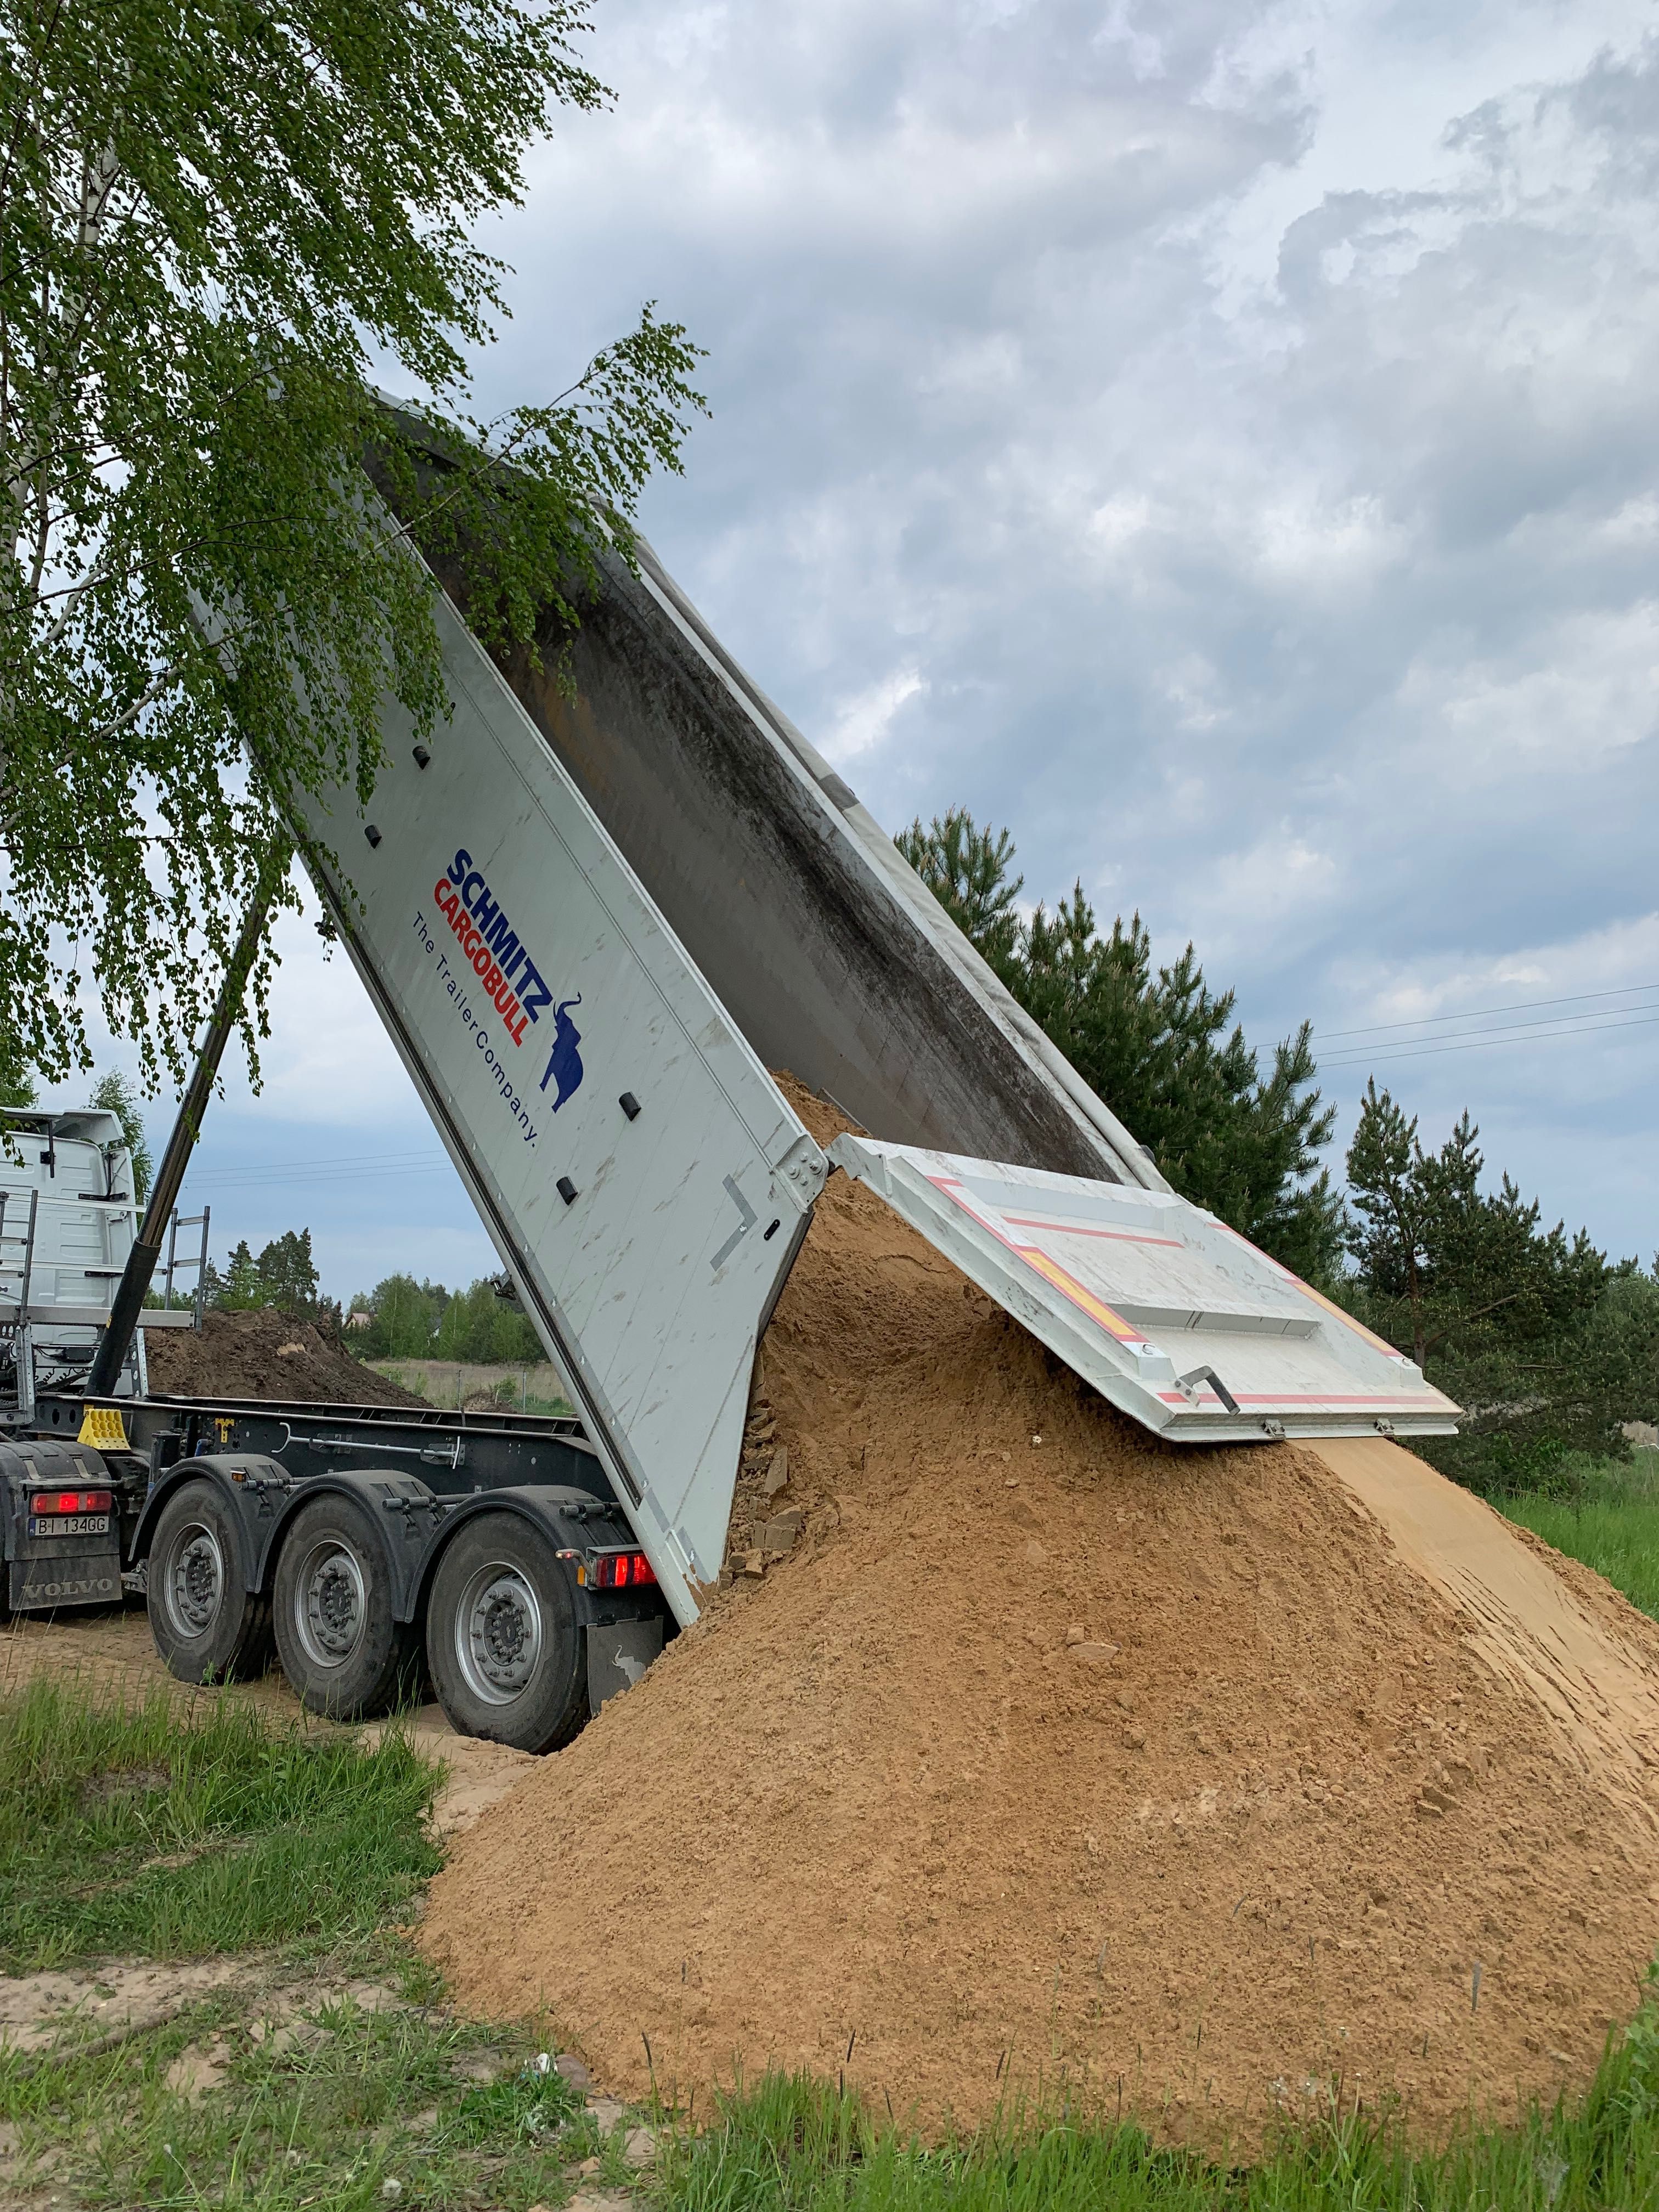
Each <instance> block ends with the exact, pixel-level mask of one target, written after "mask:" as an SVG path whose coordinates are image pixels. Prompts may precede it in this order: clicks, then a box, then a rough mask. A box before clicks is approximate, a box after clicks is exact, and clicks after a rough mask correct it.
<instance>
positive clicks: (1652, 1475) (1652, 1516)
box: [1492, 1451, 1659, 1620]
mask: <svg viewBox="0 0 1659 2212" xmlns="http://www.w3.org/2000/svg"><path fill="white" fill-rule="evenodd" d="M1568 1473H1569V1477H1570V1485H1571V1486H1570V1488H1569V1489H1568V1491H1567V1492H1566V1494H1565V1495H1562V1496H1549V1497H1544V1496H1540V1495H1536V1494H1534V1493H1530V1492H1522V1493H1520V1494H1519V1495H1517V1496H1515V1497H1511V1498H1494V1499H1493V1501H1492V1503H1493V1504H1495V1505H1497V1506H1498V1508H1499V1510H1501V1511H1502V1512H1504V1513H1505V1514H1507V1515H1508V1516H1509V1518H1510V1520H1511V1521H1516V1522H1520V1524H1521V1525H1522V1528H1530V1529H1532V1530H1533V1532H1534V1534H1537V1535H1540V1536H1541V1537H1542V1538H1543V1539H1544V1541H1545V1542H1546V1543H1547V1544H1553V1545H1554V1547H1555V1548H1556V1550H1557V1551H1558V1552H1565V1553H1566V1554H1567V1555H1568V1557H1569V1558H1570V1559H1582V1560H1583V1562H1584V1564H1585V1565H1586V1566H1589V1567H1594V1568H1595V1571H1596V1573H1597V1574H1598V1575H1605V1576H1606V1577H1607V1580H1608V1581H1609V1582H1610V1583H1612V1584H1613V1588H1614V1589H1619V1590H1622V1591H1623V1592H1624V1594H1625V1595H1626V1597H1627V1598H1628V1599H1629V1600H1630V1601H1631V1603H1632V1605H1637V1606H1639V1607H1641V1608H1642V1611H1643V1612H1644V1613H1651V1614H1652V1615H1653V1617H1654V1618H1655V1619H1656V1620H1659V1451H1638V1452H1633V1453H1632V1455H1631V1457H1630V1458H1629V1459H1628V1460H1625V1461H1620V1460H1584V1461H1580V1462H1575V1463H1574V1464H1573V1465H1572V1467H1571V1468H1570V1469H1569V1470H1568Z"/></svg>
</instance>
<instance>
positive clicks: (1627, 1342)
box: [1343, 1079, 1659, 1485]
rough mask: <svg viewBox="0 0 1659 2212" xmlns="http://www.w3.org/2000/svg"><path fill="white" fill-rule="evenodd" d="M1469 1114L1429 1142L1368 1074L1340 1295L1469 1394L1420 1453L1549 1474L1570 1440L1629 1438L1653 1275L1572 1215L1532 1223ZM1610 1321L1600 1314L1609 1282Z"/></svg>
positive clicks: (1648, 1391) (1468, 1476) (1646, 1388)
mask: <svg viewBox="0 0 1659 2212" xmlns="http://www.w3.org/2000/svg"><path fill="white" fill-rule="evenodd" d="M1347 1170H1348V1196H1349V1205H1350V1206H1351V1209H1352V1212H1351V1214H1350V1218H1349V1224H1348V1228H1347V1232H1346V1241H1347V1248H1348V1250H1349V1253H1350V1254H1351V1255H1352V1259H1353V1261H1354V1265H1355V1273H1354V1276H1353V1277H1352V1280H1351V1282H1350V1284H1349V1285H1347V1286H1346V1290H1345V1291H1344V1293H1343V1295H1344V1299H1345V1303H1346V1304H1350V1305H1352V1307H1353V1309H1354V1310H1355V1311H1356V1312H1357V1313H1358V1316H1359V1317H1360V1318H1361V1319H1363V1320H1364V1322H1366V1324H1367V1326H1368V1327H1370V1328H1374V1329H1375V1330H1376V1332H1377V1334H1379V1335H1382V1336H1385V1337H1387V1338H1388V1339H1389V1341H1390V1342H1391V1343H1394V1344H1396V1345H1398V1346H1400V1348H1401V1350H1402V1351H1409V1352H1410V1353H1411V1355H1412V1357H1413V1359H1414V1360H1415V1361H1416V1363H1417V1364H1418V1365H1419V1367H1420V1368H1422V1369H1423V1370H1424V1372H1425V1375H1427V1376H1428V1377H1429V1379H1430V1380H1431V1382H1433V1383H1436V1384H1437V1386H1438V1387H1439V1388H1440V1389H1443V1390H1444V1391H1445V1392H1446V1394H1447V1395H1448V1396H1449V1397H1451V1398H1453V1399H1455V1401H1457V1403H1458V1404H1459V1405H1461V1406H1462V1407H1463V1408H1464V1419H1463V1421H1462V1425H1461V1432H1460V1434H1459V1435H1458V1436H1457V1437H1448V1438H1427V1439H1425V1440H1424V1443H1423V1444H1422V1446H1421V1449H1422V1450H1423V1451H1424V1453H1425V1456H1426V1457H1428V1458H1431V1459H1432V1460H1433V1461H1434V1462H1435V1464H1436V1465H1437V1466H1439V1467H1443V1468H1445V1470H1446V1471H1447V1472H1448V1473H1449V1474H1458V1475H1460V1476H1461V1477H1462V1478H1463V1479H1464V1480H1470V1481H1473V1482H1474V1483H1476V1484H1477V1485H1486V1484H1492V1483H1497V1484H1508V1483H1513V1482H1517V1481H1522V1482H1537V1481H1540V1480H1553V1470H1555V1469H1557V1468H1559V1466H1560V1464H1561V1462H1562V1460H1563V1456H1564V1455H1565V1454H1566V1453H1567V1452H1569V1451H1571V1450H1579V1451H1587V1452H1596V1453H1605V1452H1612V1453H1613V1454H1620V1453H1622V1452H1623V1450H1624V1449H1625V1444H1624V1438H1623V1433H1622V1427H1623V1424H1624V1422H1625V1421H1626V1420H1631V1419H1644V1418H1646V1416H1645V1414H1644V1413H1643V1411H1642V1408H1643V1407H1644V1406H1647V1405H1650V1404H1652V1403H1653V1402H1654V1401H1655V1399H1656V1398H1659V1372H1656V1365H1659V1363H1656V1354H1655V1347H1656V1346H1659V1286H1656V1287H1655V1289H1654V1291H1653V1294H1652V1295H1650V1279H1649V1278H1645V1277H1644V1276H1642V1275H1641V1274H1640V1273H1639V1271H1638V1269H1637V1268H1636V1267H1635V1263H1634V1262H1633V1261H1629V1262H1626V1263H1625V1264H1624V1265H1623V1266H1622V1267H1617V1268H1610V1267H1608V1265H1607V1256H1606V1255H1605V1254H1604V1253H1602V1252H1600V1251H1598V1250H1597V1249H1596V1248H1595V1245H1594V1244H1593V1243H1591V1241H1590V1238H1589V1232H1588V1231H1585V1230H1583V1229H1581V1230H1580V1231H1578V1233H1577V1236H1576V1237H1571V1238H1569V1237H1567V1235H1566V1233H1565V1225H1563V1224H1562V1223H1560V1222H1557V1224H1556V1225H1555V1226H1554V1228H1553V1229H1550V1230H1546V1229H1544V1228H1543V1227H1542V1226H1541V1207H1540V1205H1539V1202H1538V1200H1536V1199H1533V1200H1528V1199H1525V1198H1523V1197H1522V1194H1521V1192H1520V1191H1519V1189H1518V1188H1516V1185H1515V1183H1514V1182H1512V1181H1511V1179H1510V1177H1509V1176H1507V1175H1506V1176H1502V1177H1501V1178H1500V1181H1499V1184H1498V1189H1497V1191H1496V1192H1495V1193H1487V1192H1485V1191H1483V1190H1482V1188H1481V1182H1482V1179H1483V1177H1484V1176H1485V1174H1486V1159H1485V1157H1484V1155H1483V1154H1482V1152H1481V1150H1480V1131H1479V1129H1478V1128H1477V1127H1475V1125H1474V1121H1472V1120H1471V1119H1470V1117H1469V1115H1468V1113H1467V1112H1466V1113H1464V1114H1463V1115H1462V1116H1461V1117H1460V1119H1459V1120H1458V1121H1457V1122H1456V1123H1455V1126H1454V1127H1453V1128H1452V1130H1451V1133H1450V1134H1449V1136H1448V1137H1447V1139H1446V1140H1445V1142H1444V1144H1443V1145H1442V1146H1441V1147H1440V1149H1439V1150H1438V1151H1437V1152H1429V1151H1426V1150H1425V1147H1424V1146H1423V1143H1422V1141H1421V1139H1420V1137H1419V1133H1418V1125H1417V1122H1416V1121H1415V1120H1413V1119H1408V1118H1407V1115H1406V1113H1405V1111H1404V1109H1403V1108H1401V1106H1399V1105H1398V1104H1396V1103H1395V1100H1394V1099H1393V1097H1391V1096H1390V1095H1389V1092H1388V1091H1378V1089H1377V1087H1376V1082H1375V1080H1374V1079H1373V1080H1372V1081H1371V1082H1370V1084H1368V1085H1367V1086H1366V1091H1365V1097H1364V1101H1363V1102H1362V1104H1361V1107H1360V1113H1359V1121H1358V1127H1356V1129H1355V1131H1354V1136H1353V1141H1352V1144H1351V1145H1350V1146H1349V1148H1348V1160H1347ZM1615 1282H1617V1283H1619V1284H1620V1285H1621V1288H1620V1292H1619V1296H1618V1297H1617V1298H1616V1299H1615V1300H1614V1301H1613V1315H1614V1319H1615V1324H1616V1325H1614V1326H1613V1327H1612V1328H1604V1327H1603V1326H1602V1313H1603V1308H1604V1305H1605V1304H1606V1302H1607V1298H1608V1293H1609V1290H1610V1288H1611V1286H1612V1285H1613V1284H1614V1283H1615Z"/></svg>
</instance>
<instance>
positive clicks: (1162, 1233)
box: [829, 1133, 1459, 1443]
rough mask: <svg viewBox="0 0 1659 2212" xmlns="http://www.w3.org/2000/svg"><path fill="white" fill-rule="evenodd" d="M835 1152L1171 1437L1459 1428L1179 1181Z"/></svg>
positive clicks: (1401, 1363)
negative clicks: (1162, 1186) (1122, 1179)
mask: <svg viewBox="0 0 1659 2212" xmlns="http://www.w3.org/2000/svg"><path fill="white" fill-rule="evenodd" d="M829 1157H830V1158H831V1159H832V1160H833V1161H834V1162H835V1163H836V1165H837V1166H838V1167H841V1168H843V1169H844V1170H846V1172H847V1173H848V1175H850V1176H856V1177H857V1179H858V1180H859V1181H860V1182H865V1183H867V1184H869V1186H870V1187H871V1188H872V1189H873V1190H876V1191H878V1192H879V1193H880V1194H881V1195H882V1197H884V1199H885V1200H887V1201H888V1203H889V1204H890V1206H893V1207H894V1209H895V1210H896V1212H898V1213H900V1214H901V1215H902V1217H903V1218H904V1219H905V1220H906V1221H908V1223H909V1224H910V1225H911V1226H912V1227H913V1228H915V1229H916V1230H918V1231H921V1235H922V1236H924V1237H926V1238H927V1241H928V1243H930V1244H932V1245H933V1246H934V1247H935V1248H936V1249H938V1250H939V1251H940V1252H942V1253H943V1254H944V1255H945V1257H946V1258H947V1259H948V1260H951V1261H953V1262H954V1263H955V1265H956V1266H957V1267H960V1268H961V1270H962V1272H963V1274H964V1275H966V1276H968V1277H969V1279H970V1280H972V1281H973V1282H975V1283H977V1284H978V1285H979V1287H980V1288H981V1290H982V1291H986V1292H987V1294H988V1295H989V1296H990V1297H993V1298H994V1299H995V1300H996V1302H997V1304H999V1305H1000V1306H1001V1307H1003V1308H1004V1309H1005V1310H1006V1311H1007V1312H1008V1313H1010V1314H1012V1316H1014V1318H1015V1319H1016V1320H1017V1321H1018V1322H1020V1323H1021V1324H1022V1325H1023V1326H1024V1328H1028V1329H1030V1332H1031V1334H1032V1335H1033V1336H1035V1337H1036V1338H1037V1339H1038V1340H1040V1341H1041V1342H1042V1343H1043V1344H1046V1345H1047V1346H1048V1349H1049V1350H1050V1351H1051V1352H1054V1353H1055V1354H1056V1355H1057V1357H1059V1358H1061V1359H1063V1360H1064V1361H1065V1362H1066V1365H1067V1366H1068V1367H1070V1368H1072V1369H1073V1370H1075V1372H1076V1373H1078V1374H1079V1375H1080V1376H1082V1377H1083V1379H1084V1380H1085V1382H1086V1383H1092V1384H1093V1385H1094V1387H1095V1389H1097V1390H1098V1391H1099V1392H1100V1393H1101V1395H1102V1396H1103V1397H1105V1398H1108V1399H1109V1400H1110V1401H1111V1402H1112V1404H1113V1405H1115V1406H1116V1407H1119V1408H1120V1409H1121V1411H1122V1412H1123V1413H1129V1414H1132V1415H1133V1418H1134V1419H1136V1420H1138V1421H1141V1422H1144V1423H1145V1425H1146V1427H1148V1428H1149V1429H1152V1430H1155V1431H1157V1432H1158V1435H1159V1436H1162V1437H1167V1438H1168V1439H1170V1441H1171V1442H1176V1443H1215V1442H1217V1441H1218V1440H1222V1439H1226V1438H1240V1439H1243V1438H1250V1439H1256V1440H1259V1439H1261V1437H1279V1436H1304V1437H1336V1436H1352V1435H1366V1434H1371V1435H1375V1434H1376V1433H1377V1432H1378V1431H1380V1432H1381V1433H1382V1434H1383V1435H1385V1436H1389V1435H1394V1436H1445V1435H1449V1434H1451V1433H1452V1432H1453V1431H1455V1428H1456V1425H1457V1414H1458V1410H1459V1409H1458V1408H1457V1407H1455V1405H1454V1404H1453V1403H1452V1401H1451V1400H1450V1399H1449V1398H1448V1397H1446V1396H1444V1395H1443V1394H1442V1393H1441V1392H1440V1391H1438V1390H1437V1389H1434V1388H1433V1387H1432V1386H1431V1384H1429V1383H1425V1381H1424V1379H1423V1376H1422V1374H1421V1372H1420V1371H1419V1369H1418V1368H1417V1367H1415V1366H1414V1365H1413V1363H1412V1362H1411V1361H1410V1360H1409V1359H1407V1358H1405V1356H1404V1355H1403V1354H1402V1353H1401V1352H1396V1351H1395V1349H1394V1348H1393V1346H1391V1345H1388V1344H1385V1343H1384V1342H1383V1340H1382V1339H1381V1338H1380V1337H1376V1336H1373V1335H1372V1334H1370V1331H1369V1330H1368V1329H1364V1328H1361V1327H1360V1326H1359V1324H1358V1322H1355V1321H1353V1320H1352V1319H1351V1318H1350V1317H1349V1316H1347V1315H1346V1314H1345V1313H1343V1312H1342V1311H1341V1310H1340V1308H1339V1307H1337V1306H1334V1305H1333V1304H1331V1303H1330V1301H1329V1300H1328V1299H1327V1298H1323V1297H1321V1296H1320V1294H1319V1293H1318V1291H1314V1290H1311V1289H1310V1287H1309V1286H1308V1285H1307V1284H1305V1283H1304V1282H1302V1281H1301V1280H1300V1279H1298V1278H1297V1276H1295V1275H1293V1274H1291V1272H1290V1271H1289V1269H1288V1268H1285V1267H1280V1266H1279V1264H1278V1262H1277V1261H1273V1260H1270V1259H1268V1257H1267V1255H1266V1254H1265V1253H1263V1252H1259V1251H1257V1249H1255V1245H1253V1244H1250V1243H1247V1242H1246V1241H1245V1239H1244V1238H1243V1237H1240V1236H1238V1235H1237V1233H1236V1232H1235V1231H1232V1230H1231V1229H1229V1228H1228V1227H1227V1226H1226V1225H1225V1223H1223V1222H1220V1221H1218V1220H1217V1218H1215V1216H1214V1215H1213V1214H1212V1213H1206V1212H1203V1211H1202V1210H1201V1209H1200V1208H1199V1207H1198V1206H1192V1205H1190V1204H1188V1201H1187V1200H1185V1199H1182V1198H1177V1197H1176V1195H1175V1194H1173V1193H1172V1192H1165V1191H1152V1190H1139V1189H1134V1188H1130V1187H1129V1186H1128V1185H1127V1184H1122V1183H1109V1182H1089V1181H1087V1180H1085V1178H1083V1177H1081V1176H1063V1175H1050V1174H1047V1173H1045V1172H1044V1171H1043V1170H1041V1169H1037V1168H1018V1167H1001V1166H998V1165H997V1164H995V1163H994V1162H992V1161H988V1160H970V1159H962V1158H957V1157H955V1156H954V1155H952V1154H951V1153H948V1152H927V1151H923V1150H921V1149H918V1148H917V1147H915V1146H908V1145H888V1144H882V1143H879V1142H878V1141H877V1140H876V1139H873V1138H869V1137H859V1136H854V1135H851V1134H850V1133H849V1134H848V1135H846V1136H842V1137H838V1138H836V1141H835V1142H834V1144H833V1145H831V1146H830V1147H829Z"/></svg>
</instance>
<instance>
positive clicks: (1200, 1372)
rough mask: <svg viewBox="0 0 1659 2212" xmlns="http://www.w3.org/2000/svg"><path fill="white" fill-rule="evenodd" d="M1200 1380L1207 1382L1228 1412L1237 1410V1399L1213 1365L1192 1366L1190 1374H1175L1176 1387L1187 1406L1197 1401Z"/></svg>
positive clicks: (1195, 1403)
mask: <svg viewBox="0 0 1659 2212" xmlns="http://www.w3.org/2000/svg"><path fill="white" fill-rule="evenodd" d="M1200 1383H1208V1384H1209V1386H1210V1388H1211V1389H1212V1390H1213V1391H1214V1392H1215V1395H1216V1396H1217V1397H1218V1398H1219V1399H1220V1401H1221V1402H1222V1404H1223V1405H1224V1406H1225V1407H1226V1408H1227V1411H1228V1412H1229V1413H1237V1411H1238V1401H1237V1398H1235V1397H1234V1395H1233V1394H1232V1392H1231V1390H1230V1389H1228V1388H1227V1386H1226V1384H1225V1383H1224V1382H1223V1381H1222V1379H1221V1377H1220V1376H1218V1374H1217V1373H1216V1371H1215V1370H1214V1368H1213V1367H1194V1370H1193V1371H1192V1373H1191V1374H1190V1375H1177V1376H1176V1389H1177V1390H1179V1391H1180V1393H1181V1395H1182V1397H1183V1398H1184V1399H1185V1400H1186V1401H1187V1403H1188V1405H1189V1406H1195V1405H1197V1403H1198V1386H1199V1384H1200Z"/></svg>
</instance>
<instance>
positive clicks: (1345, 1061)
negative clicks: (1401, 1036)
mask: <svg viewBox="0 0 1659 2212" xmlns="http://www.w3.org/2000/svg"><path fill="white" fill-rule="evenodd" d="M1656 1022H1659V1013H1651V1014H1635V1015H1632V1017H1631V1018H1629V1019H1628V1020H1626V1019H1620V1018H1613V1020H1610V1021H1599V1022H1597V1021H1590V1022H1586V1023H1584V1024H1583V1025H1582V1026H1581V1027H1579V1028H1577V1029H1556V1030H1547V1031H1546V1032H1544V1033H1543V1034H1539V1033H1538V1032H1537V1030H1536V1028H1535V1026H1534V1024H1523V1025H1519V1026H1517V1027H1516V1029H1514V1030H1489V1031H1487V1032H1486V1033H1485V1034H1484V1035H1483V1034H1481V1033H1480V1032H1478V1031H1477V1032H1476V1033H1475V1035H1474V1036H1469V1037H1466V1038H1464V1039H1462V1041H1461V1042H1444V1041H1443V1040H1440V1039H1429V1040H1425V1042H1421V1043H1412V1042H1406V1043H1401V1044H1395V1045H1385V1046H1383V1047H1382V1048H1379V1049H1378V1050H1377V1051H1376V1052H1370V1053H1368V1052H1355V1053H1350V1054H1348V1055H1347V1056H1346V1058H1338V1059H1334V1060H1321V1062H1320V1063H1319V1065H1320V1066H1321V1068H1322V1069H1323V1068H1336V1067H1364V1066H1383V1065H1385V1064H1386V1063H1387V1062H1388V1061H1389V1060H1424V1059H1427V1058H1430V1057H1431V1056H1435V1055H1437V1054H1441V1053H1447V1052H1479V1051H1480V1050H1482V1049H1483V1048H1488V1047H1491V1046H1492V1045H1505V1044H1509V1045H1513V1044H1549V1043H1553V1042H1555V1041H1556V1040H1557V1039H1558V1038H1560V1037H1577V1036H1593V1035H1595V1032H1596V1031H1597V1030H1638V1029H1646V1028H1649V1027H1650V1026H1651V1024H1654V1023H1656Z"/></svg>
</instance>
